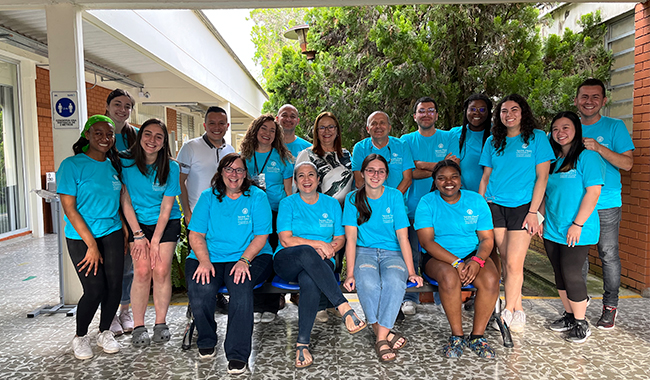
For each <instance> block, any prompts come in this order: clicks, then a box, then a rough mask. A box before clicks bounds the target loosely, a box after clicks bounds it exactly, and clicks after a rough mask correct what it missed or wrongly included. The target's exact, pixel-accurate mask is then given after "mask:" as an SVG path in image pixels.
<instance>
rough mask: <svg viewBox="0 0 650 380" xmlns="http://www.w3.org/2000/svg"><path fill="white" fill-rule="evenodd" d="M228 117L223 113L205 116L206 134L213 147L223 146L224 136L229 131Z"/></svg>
mask: <svg viewBox="0 0 650 380" xmlns="http://www.w3.org/2000/svg"><path fill="white" fill-rule="evenodd" d="M229 125H230V124H228V116H226V114H225V113H221V112H210V113H209V114H207V115H206V116H205V123H203V127H204V128H205V133H206V135H207V136H208V140H210V142H211V143H212V145H214V146H216V147H220V146H221V144H223V136H224V135H225V134H226V132H227V131H228V126H229Z"/></svg>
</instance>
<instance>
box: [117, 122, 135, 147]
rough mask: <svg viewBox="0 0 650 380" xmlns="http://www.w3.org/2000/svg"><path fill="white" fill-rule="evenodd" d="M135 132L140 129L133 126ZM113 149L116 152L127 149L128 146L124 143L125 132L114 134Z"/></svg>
mask: <svg viewBox="0 0 650 380" xmlns="http://www.w3.org/2000/svg"><path fill="white" fill-rule="evenodd" d="M133 128H134V129H135V133H136V134H137V133H138V132H139V131H140V128H135V127H133ZM115 149H117V151H118V152H123V151H125V150H127V149H129V146H128V145H127V143H126V133H117V134H115Z"/></svg>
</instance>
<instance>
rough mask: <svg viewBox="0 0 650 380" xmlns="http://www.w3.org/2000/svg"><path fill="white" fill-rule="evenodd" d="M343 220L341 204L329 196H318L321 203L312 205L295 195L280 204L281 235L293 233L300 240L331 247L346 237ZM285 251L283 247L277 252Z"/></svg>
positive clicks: (278, 224)
mask: <svg viewBox="0 0 650 380" xmlns="http://www.w3.org/2000/svg"><path fill="white" fill-rule="evenodd" d="M341 216H342V211H341V205H340V204H339V201H337V200H336V199H334V198H332V197H330V196H328V195H325V194H318V201H316V203H314V204H313V205H310V204H308V203H306V202H305V201H303V200H302V198H301V197H300V194H293V195H290V196H288V197H286V198H284V199H283V200H281V201H280V208H279V209H278V221H277V227H278V233H280V232H282V231H291V232H292V233H293V236H296V237H300V238H303V239H309V240H320V241H324V242H326V243H331V242H332V240H333V239H334V237H335V236H343V235H345V230H344V229H343V225H341ZM282 248H284V246H282V243H280V244H279V245H278V248H277V249H276V251H275V252H276V253H277V252H278V251H279V250H281V249H282ZM332 262H334V258H332Z"/></svg>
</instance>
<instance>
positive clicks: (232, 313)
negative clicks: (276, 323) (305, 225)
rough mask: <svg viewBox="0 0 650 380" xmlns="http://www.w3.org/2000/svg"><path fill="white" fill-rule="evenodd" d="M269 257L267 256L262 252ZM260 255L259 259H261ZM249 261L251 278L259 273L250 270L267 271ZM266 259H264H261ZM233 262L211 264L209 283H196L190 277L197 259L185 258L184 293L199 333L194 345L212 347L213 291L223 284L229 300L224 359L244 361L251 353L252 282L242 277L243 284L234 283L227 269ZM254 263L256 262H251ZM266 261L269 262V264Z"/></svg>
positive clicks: (214, 326)
mask: <svg viewBox="0 0 650 380" xmlns="http://www.w3.org/2000/svg"><path fill="white" fill-rule="evenodd" d="M263 256H269V255H263ZM263 256H260V257H259V258H263ZM257 259H258V258H256V259H255V260H253V263H252V265H251V278H256V277H258V276H259V275H258V274H256V273H253V270H255V271H256V272H257V271H264V270H268V265H267V268H264V265H261V264H262V263H261V262H256V261H257ZM264 259H268V258H264ZM235 264H236V262H230V263H212V265H213V266H214V270H215V276H214V277H213V278H212V279H211V281H210V283H209V284H200V283H197V282H196V281H195V280H192V276H193V275H194V272H195V271H196V269H197V268H198V266H199V262H198V260H195V259H187V261H186V262H185V276H186V278H187V295H188V297H189V301H190V305H191V307H192V313H193V315H194V323H195V325H196V328H197V330H198V332H199V338H198V339H197V341H196V345H197V346H198V347H199V348H213V347H215V346H216V345H217V323H216V322H215V320H214V310H215V307H216V303H217V298H216V296H217V291H218V290H219V288H220V287H221V285H223V284H224V283H225V284H226V287H227V288H228V294H230V302H229V305H228V326H227V328H226V339H225V341H224V344H223V346H224V347H223V348H224V351H225V353H226V359H228V360H229V361H230V360H241V361H244V362H247V361H248V357H249V356H250V353H251V337H252V335H253V287H254V286H255V283H254V282H253V281H249V280H248V279H246V280H245V281H244V282H243V283H239V284H235V283H234V282H233V277H232V276H230V271H231V269H232V267H233V266H234V265H235ZM255 264H258V265H255ZM269 264H270V263H269Z"/></svg>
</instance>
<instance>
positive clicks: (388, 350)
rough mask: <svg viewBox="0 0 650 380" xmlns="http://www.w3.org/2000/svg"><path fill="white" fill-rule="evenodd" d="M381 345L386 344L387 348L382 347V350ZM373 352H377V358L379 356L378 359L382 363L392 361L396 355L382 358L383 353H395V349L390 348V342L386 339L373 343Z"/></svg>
mask: <svg viewBox="0 0 650 380" xmlns="http://www.w3.org/2000/svg"><path fill="white" fill-rule="evenodd" d="M382 346H387V347H389V348H384V349H383V350H380V348H381V347H382ZM375 352H376V353H377V358H379V361H380V362H382V363H386V362H392V361H393V360H395V358H396V357H397V355H393V356H392V357H390V358H384V355H386V354H390V353H395V351H393V349H392V348H390V343H388V341H387V340H386V339H384V340H380V341H378V342H377V343H375Z"/></svg>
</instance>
